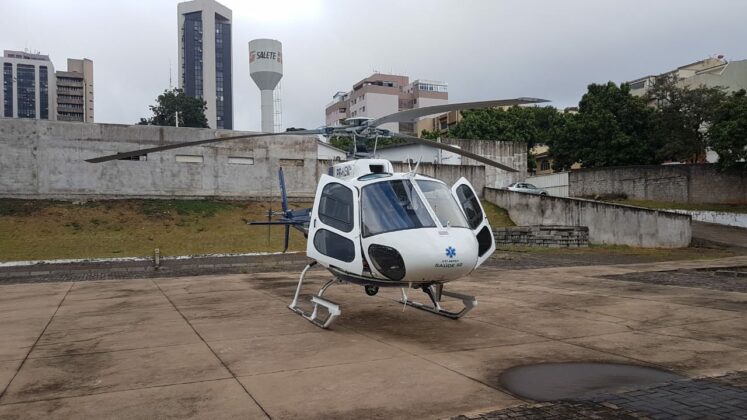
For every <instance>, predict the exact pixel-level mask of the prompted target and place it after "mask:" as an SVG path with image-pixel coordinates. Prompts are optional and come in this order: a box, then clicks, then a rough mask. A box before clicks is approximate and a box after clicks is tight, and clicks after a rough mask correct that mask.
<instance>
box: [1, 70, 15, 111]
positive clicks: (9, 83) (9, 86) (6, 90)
mask: <svg viewBox="0 0 747 420" xmlns="http://www.w3.org/2000/svg"><path fill="white" fill-rule="evenodd" d="M3 95H4V96H3V109H4V113H3V115H5V116H6V117H8V118H12V117H13V64H11V63H3Z"/></svg>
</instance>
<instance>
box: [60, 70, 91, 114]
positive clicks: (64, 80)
mask: <svg viewBox="0 0 747 420" xmlns="http://www.w3.org/2000/svg"><path fill="white" fill-rule="evenodd" d="M55 76H56V79H57V120H58V121H79V122H88V123H92V122H94V119H93V113H94V106H93V61H91V60H89V59H87V58H84V59H81V60H78V59H74V58H68V59H67V71H57V72H55Z"/></svg>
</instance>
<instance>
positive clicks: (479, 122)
mask: <svg viewBox="0 0 747 420" xmlns="http://www.w3.org/2000/svg"><path fill="white" fill-rule="evenodd" d="M560 118H561V117H560V114H559V113H558V111H557V110H556V109H555V108H553V107H549V106H548V107H519V106H514V107H511V108H508V109H501V108H487V109H475V110H465V111H462V120H461V121H460V122H459V123H457V124H456V125H455V126H454V127H453V128H452V129H450V130H449V131H448V132H447V133H446V134H445V135H444V136H445V137H451V138H461V139H478V140H496V141H521V142H525V143H526V145H527V152H530V151H531V149H532V148H533V147H534V146H535V145H536V144H545V143H547V142H548V141H549V139H550V136H551V133H552V131H553V129H554V128H553V127H554V125H555V124H556V123H557V122H558V121H559V119H560ZM424 136H427V137H430V138H433V137H438V136H437V135H435V136H434V133H424ZM527 165H528V167H529V170H530V171H532V170H534V167H535V166H536V162H535V159H534V156H533V155H532V154H531V153H528V154H527Z"/></svg>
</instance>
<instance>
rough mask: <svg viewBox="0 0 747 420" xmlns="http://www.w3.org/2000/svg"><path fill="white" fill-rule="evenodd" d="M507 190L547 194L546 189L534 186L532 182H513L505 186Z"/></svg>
mask: <svg viewBox="0 0 747 420" xmlns="http://www.w3.org/2000/svg"><path fill="white" fill-rule="evenodd" d="M506 188H507V189H508V190H509V191H517V192H523V193H529V194H539V195H547V191H545V190H543V189H542V188H539V187H535V186H534V185H532V184H527V183H526V182H514V183H513V184H511V185H509V186H508V187H506Z"/></svg>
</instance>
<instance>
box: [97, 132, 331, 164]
mask: <svg viewBox="0 0 747 420" xmlns="http://www.w3.org/2000/svg"><path fill="white" fill-rule="evenodd" d="M312 134H324V130H296V131H286V132H283V133H259V134H242V135H240V136H230V137H218V138H214V139H207V140H195V141H186V142H182V143H173V144H167V145H165V146H158V147H150V148H148V149H140V150H133V151H131V152H122V153H117V154H114V155H107V156H100V157H97V158H92V159H86V162H91V163H99V162H106V161H110V160H118V159H126V158H131V157H135V156H141V155H146V154H148V153H155V152H162V151H164V150H171V149H178V148H180V147H190V146H201V145H204V144H212V143H220V142H222V141H228V140H242V139H251V138H254V137H272V136H305V135H312Z"/></svg>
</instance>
